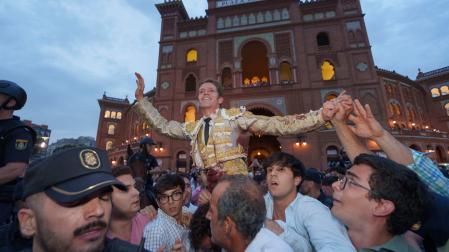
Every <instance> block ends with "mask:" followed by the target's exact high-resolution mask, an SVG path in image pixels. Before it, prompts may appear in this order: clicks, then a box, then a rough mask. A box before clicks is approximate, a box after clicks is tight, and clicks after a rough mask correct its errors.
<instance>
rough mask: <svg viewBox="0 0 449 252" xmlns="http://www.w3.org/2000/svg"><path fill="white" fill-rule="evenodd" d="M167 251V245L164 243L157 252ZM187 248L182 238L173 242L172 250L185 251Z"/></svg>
mask: <svg viewBox="0 0 449 252" xmlns="http://www.w3.org/2000/svg"><path fill="white" fill-rule="evenodd" d="M164 251H165V245H162V246H161V247H160V248H159V249H158V250H157V252H164ZM185 251H186V249H185V247H184V245H183V244H182V242H181V239H176V241H175V244H173V247H172V248H171V249H170V252H185Z"/></svg>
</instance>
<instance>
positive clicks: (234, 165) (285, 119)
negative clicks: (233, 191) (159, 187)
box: [135, 73, 338, 175]
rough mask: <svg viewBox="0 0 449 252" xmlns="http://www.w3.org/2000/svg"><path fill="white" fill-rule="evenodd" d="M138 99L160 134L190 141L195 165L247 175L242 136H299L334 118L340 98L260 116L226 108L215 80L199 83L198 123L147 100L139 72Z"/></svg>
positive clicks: (221, 171)
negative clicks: (305, 109)
mask: <svg viewBox="0 0 449 252" xmlns="http://www.w3.org/2000/svg"><path fill="white" fill-rule="evenodd" d="M136 77H137V80H136V83H137V89H136V93H135V96H136V100H137V109H138V111H139V113H140V114H141V115H142V116H143V117H144V118H145V120H147V122H148V123H149V124H150V125H151V126H152V127H153V128H154V129H155V130H156V131H158V132H159V133H161V134H164V135H167V136H170V137H173V138H179V139H187V140H190V144H191V146H192V150H191V155H192V158H193V162H194V165H195V166H197V167H199V168H204V169H210V168H214V169H215V170H217V171H218V172H219V173H226V174H228V175H233V174H247V173H248V171H247V166H246V161H245V159H246V151H245V149H244V148H243V146H242V145H241V144H240V143H239V141H238V139H239V135H240V133H242V132H245V131H249V132H251V133H255V134H258V135H274V136H284V135H296V134H299V133H302V132H307V131H312V130H315V129H317V128H319V127H320V126H322V125H323V124H324V123H325V122H326V121H328V120H330V119H332V117H333V115H334V113H335V109H334V108H335V105H336V103H337V100H338V99H336V100H334V101H332V102H326V103H324V105H323V108H321V109H319V110H316V111H311V112H309V113H307V114H300V115H287V116H282V117H281V116H273V117H267V116H259V115H254V114H252V113H251V112H249V111H246V110H245V108H244V107H240V108H231V109H223V108H221V104H222V103H223V99H224V98H223V87H222V86H221V85H220V83H218V82H217V81H215V80H206V81H203V82H201V83H200V85H199V93H198V102H199V106H200V109H201V113H202V117H201V118H200V119H199V120H196V121H195V122H186V123H181V122H177V121H168V120H167V119H165V118H164V117H162V116H161V115H160V113H159V112H158V111H157V109H156V108H155V107H154V106H153V105H152V104H151V103H150V102H149V101H148V100H147V99H144V95H143V91H144V88H145V84H144V79H143V78H142V76H141V75H140V74H139V73H136Z"/></svg>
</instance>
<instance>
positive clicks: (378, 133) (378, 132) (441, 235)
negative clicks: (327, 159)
mask: <svg viewBox="0 0 449 252" xmlns="http://www.w3.org/2000/svg"><path fill="white" fill-rule="evenodd" d="M351 109H352V108H349V110H348V108H343V107H341V106H340V105H337V111H338V112H337V113H336V116H335V117H334V119H333V120H332V124H333V125H334V127H335V130H336V132H337V136H338V138H339V139H340V141H341V143H342V145H343V147H344V148H345V150H346V152H347V154H348V156H349V158H350V159H351V160H352V161H353V160H354V159H355V158H356V157H357V156H358V155H359V154H361V153H370V150H369V149H368V148H367V146H366V145H365V144H364V143H363V142H364V141H363V140H365V139H366V138H367V139H370V140H372V141H375V142H376V143H377V144H378V146H379V147H380V148H381V150H382V151H384V152H385V154H386V155H387V156H388V158H390V159H391V160H393V161H394V162H397V163H399V164H402V165H405V166H404V167H405V168H407V169H409V170H410V171H413V172H414V173H416V175H417V176H418V177H419V178H420V179H421V181H422V182H423V183H425V184H426V186H427V187H428V189H429V195H428V196H427V197H428V203H427V204H426V205H425V210H424V212H425V214H424V217H423V218H422V220H421V225H414V226H413V228H410V230H411V231H408V232H407V233H406V234H405V235H404V236H406V237H407V238H408V241H409V242H410V241H412V242H413V243H414V246H415V247H416V248H418V249H419V247H422V246H424V249H425V250H426V251H436V250H437V249H438V251H448V248H449V228H448V227H449V225H448V223H447V220H448V218H447V213H448V210H447V209H449V203H448V201H449V200H448V198H447V197H448V196H449V190H448V187H449V180H448V179H447V178H445V177H444V176H443V174H441V172H439V171H438V168H437V167H436V166H435V165H434V164H433V163H432V161H431V160H430V159H429V158H427V157H426V156H425V155H424V154H423V153H419V152H417V151H414V150H411V149H409V148H408V147H407V146H406V145H404V144H402V143H401V142H400V141H398V140H397V139H396V138H395V137H394V136H392V135H391V134H390V133H389V132H388V131H387V130H385V129H384V128H383V127H382V125H381V124H380V123H379V121H377V119H376V118H375V116H374V114H373V112H372V111H371V108H370V106H369V105H365V106H363V105H362V104H361V103H360V101H358V100H355V102H354V108H353V109H354V113H353V114H349V113H348V112H350V111H351ZM347 119H348V120H349V121H351V122H352V123H353V126H349V125H347V124H346V120H347ZM351 172H353V171H351ZM371 176H373V175H371ZM349 177H351V176H349ZM352 177H354V176H352ZM387 181H388V180H387ZM343 182H345V183H342V185H347V184H350V185H353V187H357V188H358V189H360V190H363V189H365V191H366V190H367V188H368V187H366V186H364V185H362V183H357V182H358V181H354V180H351V181H350V183H349V182H346V180H343ZM370 184H371V181H370ZM396 184H397V183H396ZM365 185H366V184H365ZM362 186H363V187H362ZM346 187H347V186H346ZM342 188H345V186H342ZM370 188H371V187H369V188H368V189H370ZM396 189H398V187H396ZM370 190H371V191H370V193H371V192H372V189H370ZM392 195H395V194H391V195H390V194H389V193H387V194H385V195H382V196H383V197H385V199H389V198H387V196H388V197H390V198H391V197H392ZM409 195H411V194H409ZM409 197H410V196H406V197H405V199H409ZM416 200H419V199H416ZM384 201H385V200H384ZM334 204H335V202H334ZM395 207H396V206H395ZM397 211H398V210H394V212H397ZM397 215H398V214H391V217H390V218H391V219H395V218H397ZM352 218H356V216H352ZM404 218H405V219H407V218H408V216H405V217H404ZM363 222H365V221H363ZM391 222H392V221H389V223H391ZM418 228H419V229H418ZM353 229H354V227H353ZM353 233H354V232H350V235H351V234H353ZM372 233H375V232H372ZM351 239H353V237H351ZM392 240H393V241H395V242H394V243H396V242H397V241H398V239H392ZM399 240H400V239H399ZM420 244H422V245H420ZM365 245H366V244H365ZM384 245H390V246H391V244H390V242H387V243H386V244H384Z"/></svg>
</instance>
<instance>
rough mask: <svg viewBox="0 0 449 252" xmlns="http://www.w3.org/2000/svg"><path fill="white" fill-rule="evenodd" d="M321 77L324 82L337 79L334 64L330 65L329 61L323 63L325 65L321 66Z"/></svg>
mask: <svg viewBox="0 0 449 252" xmlns="http://www.w3.org/2000/svg"><path fill="white" fill-rule="evenodd" d="M321 75H322V77H323V80H333V79H335V70H334V65H332V63H330V62H329V61H328V60H325V61H323V64H321Z"/></svg>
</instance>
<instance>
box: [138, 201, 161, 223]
mask: <svg viewBox="0 0 449 252" xmlns="http://www.w3.org/2000/svg"><path fill="white" fill-rule="evenodd" d="M139 212H140V213H142V214H144V215H145V216H147V217H148V219H149V220H150V221H152V220H154V219H155V218H156V216H157V210H156V208H154V206H152V205H149V206H146V207H145V208H142V209H140V211H139Z"/></svg>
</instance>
